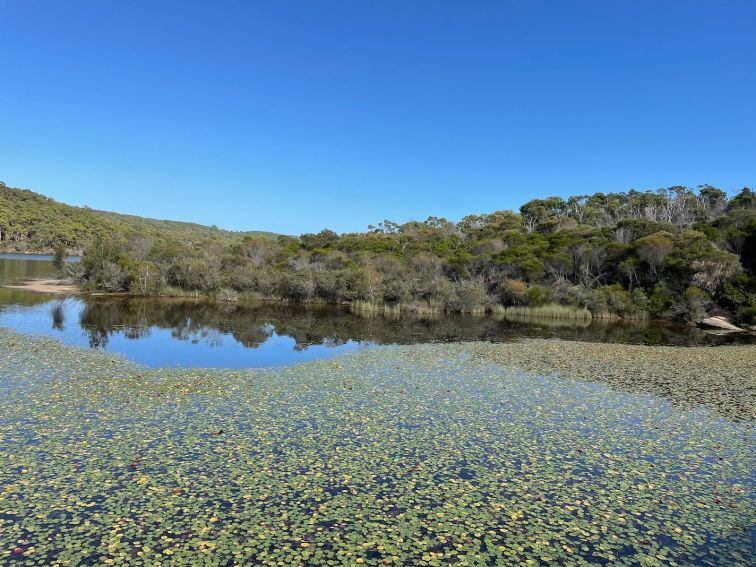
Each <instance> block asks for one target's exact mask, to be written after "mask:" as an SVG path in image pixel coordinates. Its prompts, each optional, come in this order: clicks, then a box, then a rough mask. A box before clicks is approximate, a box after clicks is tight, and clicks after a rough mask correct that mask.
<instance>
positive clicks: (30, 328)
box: [0, 258, 753, 368]
mask: <svg viewBox="0 0 756 567" xmlns="http://www.w3.org/2000/svg"><path fill="white" fill-rule="evenodd" d="M51 275H54V269H53V268H52V264H51V263H50V262H49V261H47V262H44V261H39V260H38V259H35V260H18V259H7V258H0V283H2V281H3V280H4V281H5V283H8V282H14V281H18V280H20V279H29V278H33V277H42V278H45V277H51ZM0 325H3V326H6V327H11V328H14V329H17V330H20V331H23V332H28V333H36V334H47V335H50V336H55V337H58V338H60V339H61V340H63V341H64V342H66V343H70V344H76V345H81V346H88V347H90V348H99V349H108V350H111V351H114V352H119V353H122V354H124V355H126V356H127V357H129V358H131V359H133V360H136V361H138V362H142V363H144V364H147V365H149V366H175V365H180V366H203V367H235V368H242V367H253V366H272V365H280V364H288V363H291V362H298V361H305V360H313V359H317V358H323V357H327V356H332V355H334V354H337V353H339V352H343V351H345V350H350V349H353V348H357V347H359V346H360V345H365V344H368V345H369V344H389V343H391V344H396V343H399V344H410V343H418V342H445V341H480V340H484V341H507V340H513V339H517V338H521V337H538V338H561V339H567V340H582V341H600V342H622V343H637V344H651V345H662V344H666V345H698V344H719V343H723V342H731V341H752V340H753V339H752V337H739V336H728V337H716V336H712V335H708V334H706V333H703V332H701V331H700V330H698V329H686V328H680V327H676V326H671V325H663V324H659V323H649V322H641V323H638V322H633V323H623V322H619V321H595V320H594V321H569V320H558V319H557V320H549V319H530V320H528V319H523V318H518V319H517V320H509V319H507V318H504V317H500V316H499V317H495V316H487V317H472V316H438V317H432V316H424V317H408V316H406V315H403V316H401V317H388V316H384V315H377V314H370V313H367V314H365V313H352V312H350V311H349V310H348V309H347V308H343V307H334V306H316V307H308V308H305V307H301V306H291V305H270V304H265V305H258V306H240V305H218V304H213V303H209V302H206V301H194V300H176V299H136V298H122V297H103V296H91V297H68V298H60V297H53V296H50V295H45V294H38V293H32V292H29V291H26V290H19V289H9V288H0Z"/></svg>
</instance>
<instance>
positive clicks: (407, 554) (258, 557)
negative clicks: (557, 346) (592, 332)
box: [0, 330, 754, 566]
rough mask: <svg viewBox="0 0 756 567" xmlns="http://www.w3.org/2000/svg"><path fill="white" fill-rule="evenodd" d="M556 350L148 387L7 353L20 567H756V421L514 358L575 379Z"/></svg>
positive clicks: (162, 377) (210, 376)
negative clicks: (755, 545) (755, 490)
mask: <svg viewBox="0 0 756 567" xmlns="http://www.w3.org/2000/svg"><path fill="white" fill-rule="evenodd" d="M548 343H549V342H548V341H533V342H525V343H522V344H520V345H494V344H483V343H464V344H443V345H439V344H435V345H414V346H407V347H380V348H374V349H364V350H360V351H358V352H355V353H352V354H349V355H346V356H342V357H339V358H337V359H332V360H328V361H321V362H316V363H309V364H302V365H297V366H292V367H287V368H281V369H270V370H254V371H244V372H239V371H208V370H200V369H195V370H169V369H165V370H148V369H145V368H143V367H141V366H138V365H136V364H133V363H130V362H128V361H126V360H124V359H121V358H118V357H114V356H111V355H107V354H104V353H97V352H86V351H82V350H79V349H75V348H71V347H65V346H62V345H60V344H58V343H56V342H54V341H50V340H46V339H38V338H33V337H28V336H24V335H19V334H15V333H11V332H8V331H5V330H0V345H1V346H2V348H1V349H0V393H2V397H0V458H1V459H2V462H3V463H4V466H3V467H2V468H0V553H1V554H2V558H3V559H2V561H3V562H5V563H9V564H13V562H18V563H19V564H25V565H52V564H56V563H58V564H66V563H67V564H71V565H82V564H92V563H96V564H140V565H141V564H149V565H153V564H156V563H159V564H176V565H196V564H205V565H232V564H240V565H248V564H259V565H357V564H364V565H391V564H396V565H401V564H405V565H406V564H416V565H447V564H454V565H470V566H472V565H492V564H493V565H527V564H549V565H556V564H563V565H589V564H592V565H596V564H612V565H631V564H632V565H638V564H641V565H674V564H677V565H683V564H685V565H690V564H699V565H747V564H752V563H753V560H754V556H753V553H752V548H751V543H752V537H751V536H752V533H753V531H752V530H753V527H754V524H753V513H752V512H753V508H752V503H753V501H752V497H753V494H752V486H753V467H752V464H753V463H752V447H753V430H752V421H749V420H743V419H744V418H746V417H748V416H749V415H750V413H749V412H750V410H752V408H741V409H743V410H746V409H747V410H748V411H741V418H743V419H741V420H740V421H730V420H726V419H722V417H721V414H718V413H715V412H713V411H711V410H709V409H707V408H703V407H698V408H678V407H674V406H670V404H669V403H668V402H667V400H666V399H665V398H662V397H658V396H654V395H647V394H646V395H638V394H630V393H622V392H620V391H617V390H612V389H611V388H609V387H608V386H606V385H605V384H594V383H590V382H586V381H581V380H569V379H565V378H561V377H559V372H560V370H559V367H558V365H555V366H553V367H552V371H551V372H544V371H537V372H530V371H525V370H522V369H521V365H520V363H519V360H520V358H517V357H514V356H513V355H512V353H516V354H517V356H518V357H521V358H523V359H525V358H529V359H534V358H540V360H542V361H543V364H544V365H547V364H548V363H549V360H556V361H559V359H554V358H553V351H551V350H548V349H545V348H544V346H545V345H546V344H548ZM581 344H584V345H585V343H581ZM518 346H519V350H518V348H516V347H518ZM590 347H591V345H587V346H584V347H583V348H584V349H585V351H584V353H585V354H588V353H589V352H590ZM507 348H509V350H507ZM620 348H621V347H620ZM704 350H711V349H677V351H676V356H677V357H679V358H680V359H688V358H689V359H690V360H689V361H688V362H687V363H686V364H689V365H690V364H692V361H697V363H698V364H699V365H701V366H703V367H705V366H706V364H707V357H706V356H705V355H704V354H705V353H702V352H701V351H704ZM616 354H617V353H616V352H615V355H616ZM636 354H637V352H633V353H630V354H628V355H625V356H620V357H616V361H614V363H613V367H615V368H616V367H622V368H623V369H624V370H625V371H627V372H629V373H630V372H633V370H634V369H636V370H637V367H634V366H633V365H634V364H635V362H637V358H636V357H635V355H636ZM664 355H666V356H669V355H670V352H669V351H664ZM752 355H753V348H752V347H737V348H736V349H735V350H734V351H733V353H732V360H731V367H730V368H731V370H730V371H731V372H733V373H736V372H738V371H739V369H740V370H742V371H747V370H749V369H750V367H749V366H748V364H749V362H748V360H749V358H750V359H751V360H752V359H753V357H752ZM662 356H663V355H660V357H662ZM709 370H711V368H709ZM648 379H649V380H650V379H651V377H650V376H649V377H648ZM746 379H747V378H744V380H746ZM744 413H745V415H743V414H744Z"/></svg>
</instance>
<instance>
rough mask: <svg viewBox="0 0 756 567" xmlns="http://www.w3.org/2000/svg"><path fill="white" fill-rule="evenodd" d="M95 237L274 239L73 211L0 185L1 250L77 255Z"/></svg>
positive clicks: (81, 209)
mask: <svg viewBox="0 0 756 567" xmlns="http://www.w3.org/2000/svg"><path fill="white" fill-rule="evenodd" d="M100 235H106V236H115V235H121V236H123V237H124V238H126V239H128V238H129V237H131V236H136V235H138V236H141V237H147V238H149V239H150V240H152V241H155V242H158V241H180V242H186V243H195V242H201V241H203V240H211V241H218V242H231V241H233V240H238V239H241V238H243V237H245V236H252V235H259V236H266V237H275V235H273V234H271V233H263V232H243V233H242V232H231V231H227V230H221V229H218V228H216V227H210V226H204V225H201V224H195V223H188V222H177V221H168V220H155V219H148V218H143V217H137V216H133V215H121V214H118V213H111V212H107V211H96V210H93V209H90V208H87V207H83V208H82V207H73V206H71V205H66V204H64V203H58V202H57V201H54V200H53V199H50V198H48V197H45V196H43V195H40V194H38V193H34V192H33V191H29V190H26V189H14V188H11V187H7V186H6V185H5V184H4V183H2V182H0V250H3V251H14V252H51V251H52V250H53V248H54V247H55V246H56V245H57V244H63V245H64V246H65V247H66V248H67V249H68V250H69V252H72V253H79V252H81V251H82V250H83V249H84V247H85V246H86V245H87V244H89V243H90V242H92V241H93V239H95V237H99V236H100Z"/></svg>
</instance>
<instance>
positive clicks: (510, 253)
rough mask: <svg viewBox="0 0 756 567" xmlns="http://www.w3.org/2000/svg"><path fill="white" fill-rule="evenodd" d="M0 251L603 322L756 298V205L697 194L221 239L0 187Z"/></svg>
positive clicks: (284, 288) (293, 291) (264, 285)
mask: <svg viewBox="0 0 756 567" xmlns="http://www.w3.org/2000/svg"><path fill="white" fill-rule="evenodd" d="M0 195H2V197H3V200H2V201H0V245H3V246H5V247H7V248H13V247H15V248H24V247H26V249H29V250H31V249H38V250H41V249H45V248H46V247H52V246H54V245H55V244H56V243H60V245H61V246H66V247H68V248H69V249H70V250H79V249H81V248H85V251H84V260H83V262H82V263H81V265H80V266H78V267H69V269H70V270H72V271H74V274H73V275H74V276H75V277H76V278H77V279H78V280H79V281H80V282H81V283H82V284H83V285H84V286H86V287H88V288H90V289H99V290H104V291H119V292H128V293H135V294H140V295H151V294H160V293H165V289H166V288H172V289H173V290H176V289H182V290H185V291H186V292H188V293H190V294H192V295H206V296H213V297H227V298H228V297H235V296H236V295H235V294H240V295H241V296H254V297H257V298H268V299H275V300H280V301H291V302H312V301H326V302H330V303H352V304H354V303H356V302H362V303H361V305H364V304H375V305H377V306H381V307H380V309H381V310H383V311H386V309H389V310H393V309H398V310H399V311H401V306H403V307H404V309H405V310H410V311H412V310H431V311H433V312H437V311H439V310H441V311H447V312H483V311H497V312H501V308H502V307H503V306H523V305H527V306H531V307H537V306H543V305H546V304H549V303H552V302H560V303H563V304H567V305H570V306H574V307H580V308H586V309H589V310H590V311H591V312H592V313H594V314H596V315H601V316H604V315H606V314H611V315H613V316H615V315H617V316H621V317H642V316H645V314H646V313H650V314H651V315H653V316H667V315H670V314H671V315H675V316H679V317H682V318H685V319H696V318H698V317H700V316H701V314H702V313H704V312H705V311H706V310H707V309H711V308H714V307H715V306H716V307H718V308H719V309H720V310H722V309H727V310H730V311H733V312H734V311H736V310H738V309H741V308H742V307H745V306H749V305H752V304H753V302H754V297H756V284H755V283H754V282H756V280H755V279H754V271H756V198H755V197H754V193H753V192H752V191H751V190H750V189H743V190H742V191H741V192H740V193H738V194H737V195H736V196H735V197H733V198H732V199H730V200H729V201H728V199H727V195H726V194H725V193H724V192H723V191H721V190H719V189H717V188H715V187H711V186H702V187H700V188H698V189H697V190H692V189H688V188H686V187H670V188H666V189H659V190H657V191H645V192H641V191H635V190H631V191H628V192H627V193H608V194H604V193H597V194H595V195H580V196H573V197H570V198H568V199H567V200H564V199H562V198H560V197H549V198H546V199H535V200H533V201H530V202H528V203H525V204H524V205H523V206H522V207H521V208H520V211H519V214H518V213H515V212H512V211H497V212H494V213H490V214H483V215H469V216H466V217H464V218H463V219H462V220H461V221H460V222H458V223H456V224H455V223H453V222H450V221H448V220H446V219H444V218H438V217H428V218H427V219H426V220H425V221H410V222H407V223H404V224H399V223H396V222H392V221H390V220H384V221H383V222H380V223H378V224H377V225H376V226H370V227H369V229H368V231H367V232H365V233H352V234H342V235H339V234H337V233H335V232H333V231H331V230H322V231H320V232H319V233H317V234H304V235H302V236H301V237H299V238H297V237H293V236H277V237H271V236H270V235H264V234H259V233H230V232H227V231H222V230H219V229H217V228H215V227H202V226H199V225H192V224H188V223H172V222H169V221H154V220H150V219H140V218H138V217H129V216H122V215H116V214H114V213H102V212H98V211H92V210H90V209H79V208H75V207H68V206H67V205H62V204H59V203H55V202H54V201H52V200H49V199H46V198H44V197H42V196H39V195H35V194H34V193H31V192H29V191H21V190H17V189H8V188H0Z"/></svg>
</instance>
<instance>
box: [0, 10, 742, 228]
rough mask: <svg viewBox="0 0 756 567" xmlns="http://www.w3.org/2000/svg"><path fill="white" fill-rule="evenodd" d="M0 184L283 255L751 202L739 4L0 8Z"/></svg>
mask: <svg viewBox="0 0 756 567" xmlns="http://www.w3.org/2000/svg"><path fill="white" fill-rule="evenodd" d="M0 73H1V75H0V76H1V77H2V87H1V88H0V133H1V135H0V179H1V180H3V181H5V182H6V183H7V184H8V185H12V186H22V187H28V188H30V189H33V190H35V191H38V192H41V193H44V194H47V195H50V196H52V197H54V198H55V199H57V200H59V201H64V202H68V203H72V204H78V205H89V206H91V207H94V208H99V209H108V210H115V211H119V212H127V213H134V214H140V215H145V216H152V217H158V218H172V219H180V220H191V221H197V222H202V223H206V224H217V225H218V226H222V227H226V228H232V229H263V230H273V231H277V232H285V233H294V234H299V233H302V232H306V231H316V230H319V229H321V228H323V227H329V228H331V229H334V230H337V231H339V232H343V231H352V230H363V229H365V227H366V226H367V225H368V224H369V223H375V222H378V221H380V220H382V219H384V218H389V219H392V220H395V221H406V220H409V219H412V218H416V219H424V218H425V217H427V216H428V215H431V214H432V215H436V216H445V217H447V218H450V219H454V220H456V219H459V218H461V217H462V216H464V215H465V214H468V213H480V212H489V211H494V210H498V209H505V208H513V209H516V208H518V207H519V205H520V204H522V203H523V202H524V201H526V200H528V199H530V198H534V197H545V196H548V195H553V194H560V195H563V196H564V195H570V194H582V193H590V192H595V191H623V190H627V189H629V188H637V189H647V188H657V187H661V186H668V185H677V184H683V185H691V186H695V185H698V184H702V183H710V184H713V185H717V186H719V187H721V188H722V189H725V190H727V191H730V192H732V191H734V190H737V189H739V188H741V187H742V186H744V185H748V186H751V187H754V186H756V2H755V1H754V0H746V1H742V2H736V1H727V0H722V1H720V0H717V1H715V0H702V1H698V2H692V1H691V2H684V1H659V0H654V1H648V2H644V1H626V2H623V1H618V0H617V1H615V0H608V1H607V0H597V1H595V2H579V1H575V2H570V1H557V0H554V1H543V2H539V1H536V0H532V1H531V0H522V1H517V2H504V1H493V2H484V1H479V0H476V1H463V0H460V1H456V2H450V1H408V0H401V1H390V0H383V1H370V2H368V1H359V0H348V1H347V0H345V1H340V2H335V1H331V2H329V1H317V2H311V1H305V0H301V1H299V2H290V1H285V0H274V1H264V2H262V1H260V2H252V1H238V2H230V1H217V0H213V1H210V0H207V1H205V2H198V1H176V2H172V1H165V0H150V1H134V0H121V1H106V0H102V1H92V2H81V1H76V0H69V1H67V2H52V1H45V0H0Z"/></svg>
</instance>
